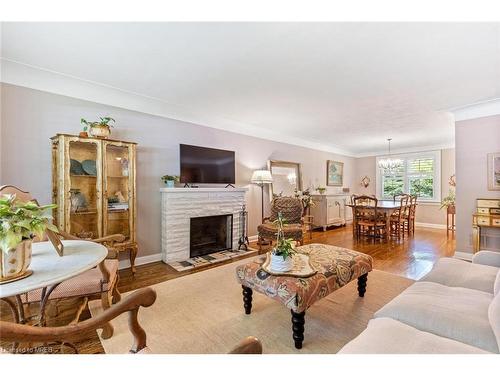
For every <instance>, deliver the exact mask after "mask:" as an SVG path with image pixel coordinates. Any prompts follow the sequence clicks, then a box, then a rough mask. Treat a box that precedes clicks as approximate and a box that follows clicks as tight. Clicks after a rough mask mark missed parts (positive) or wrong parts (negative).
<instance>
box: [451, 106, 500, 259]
mask: <svg viewBox="0 0 500 375" xmlns="http://www.w3.org/2000/svg"><path fill="white" fill-rule="evenodd" d="M455 145H456V163H457V200H456V201H457V247H456V249H457V251H461V252H467V253H471V252H472V228H471V223H472V214H473V213H474V211H475V207H476V199H477V198H500V192H499V191H489V190H488V180H487V154H488V153H492V152H500V115H496V116H489V117H483V118H478V119H473V120H466V121H458V122H456V124H455ZM482 247H484V248H489V249H495V250H500V234H499V233H498V230H495V229H489V230H485V231H484V236H483V238H482Z"/></svg>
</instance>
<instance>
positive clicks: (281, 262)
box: [271, 212, 295, 272]
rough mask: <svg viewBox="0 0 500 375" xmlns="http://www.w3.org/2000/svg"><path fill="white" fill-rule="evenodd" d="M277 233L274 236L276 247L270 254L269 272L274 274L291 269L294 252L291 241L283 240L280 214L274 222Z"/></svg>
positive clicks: (282, 221) (282, 223) (282, 220)
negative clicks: (274, 272) (271, 271)
mask: <svg viewBox="0 0 500 375" xmlns="http://www.w3.org/2000/svg"><path fill="white" fill-rule="evenodd" d="M274 224H275V225H276V227H277V229H278V232H277V234H276V246H275V247H274V249H273V251H272V252H271V270H273V271H276V272H287V271H290V270H291V269H292V268H293V259H292V257H293V255H294V254H295V250H294V248H293V246H292V241H293V240H292V239H290V238H285V235H284V233H283V226H284V224H285V221H284V219H283V216H282V215H281V212H279V213H278V218H277V219H276V220H275V221H274Z"/></svg>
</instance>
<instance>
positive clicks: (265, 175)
mask: <svg viewBox="0 0 500 375" xmlns="http://www.w3.org/2000/svg"><path fill="white" fill-rule="evenodd" d="M250 181H251V182H252V183H253V184H257V185H259V186H260V189H261V199H262V205H261V207H262V211H261V212H262V222H263V221H264V185H265V184H271V183H272V182H273V176H271V172H270V171H268V170H267V169H261V170H257V171H254V172H253V174H252V179H251V180H250Z"/></svg>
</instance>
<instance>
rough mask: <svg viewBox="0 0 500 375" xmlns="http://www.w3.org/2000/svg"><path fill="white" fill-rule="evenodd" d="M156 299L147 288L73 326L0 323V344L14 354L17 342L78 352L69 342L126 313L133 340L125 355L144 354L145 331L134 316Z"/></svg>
mask: <svg viewBox="0 0 500 375" xmlns="http://www.w3.org/2000/svg"><path fill="white" fill-rule="evenodd" d="M155 300H156V292H155V291H154V290H153V289H151V288H144V289H140V290H137V291H135V292H134V293H132V294H131V295H129V296H127V297H125V298H124V299H123V300H121V301H120V302H118V303H116V304H115V305H113V306H111V307H110V308H109V309H107V310H105V311H103V313H102V314H100V315H99V316H96V317H93V318H90V319H87V320H85V321H83V322H79V323H77V324H69V325H67V326H61V327H36V326H30V325H26V324H19V323H11V322H5V321H0V337H1V338H2V340H3V341H7V342H12V343H14V347H13V349H14V351H16V349H17V345H18V344H19V343H30V344H34V343H47V342H50V343H65V344H66V346H69V347H71V348H72V349H73V350H74V351H75V353H78V350H77V349H76V347H75V346H74V345H72V344H71V342H75V341H77V340H79V339H80V338H81V337H82V336H83V335H85V334H87V333H89V332H92V331H95V330H97V329H98V328H103V327H105V326H106V325H108V324H109V322H110V321H111V320H112V319H114V318H116V317H117V316H118V315H121V314H123V313H124V312H128V314H129V319H128V327H129V330H130V333H132V336H133V338H134V340H133V344H132V346H131V349H130V351H129V353H139V352H141V353H142V352H145V351H147V346H146V332H145V331H144V329H142V327H141V326H140V325H139V322H138V320H137V315H138V313H139V308H140V307H149V306H151V305H152V304H153V303H154V302H155Z"/></svg>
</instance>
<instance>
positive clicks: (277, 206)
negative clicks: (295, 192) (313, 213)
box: [269, 197, 304, 224]
mask: <svg viewBox="0 0 500 375" xmlns="http://www.w3.org/2000/svg"><path fill="white" fill-rule="evenodd" d="M279 212H281V215H282V216H283V219H285V221H286V223H287V224H300V223H301V220H302V214H303V212H304V207H303V206H302V201H301V200H300V199H298V198H294V197H275V198H274V199H273V201H272V202H271V216H270V217H269V219H270V220H271V221H274V220H276V219H277V218H278V213H279Z"/></svg>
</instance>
